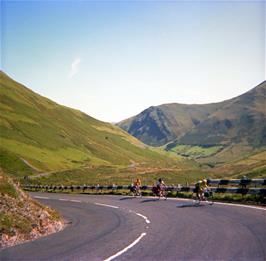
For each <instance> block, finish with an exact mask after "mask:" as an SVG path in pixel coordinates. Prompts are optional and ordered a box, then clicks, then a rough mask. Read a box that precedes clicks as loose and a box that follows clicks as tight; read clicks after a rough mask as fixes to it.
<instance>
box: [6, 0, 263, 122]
mask: <svg viewBox="0 0 266 261" xmlns="http://www.w3.org/2000/svg"><path fill="white" fill-rule="evenodd" d="M1 17H2V19H1V34H2V35H1V36H2V37H1V39H2V41H1V49H2V61H1V68H2V70H3V71H4V72H6V73H7V74H9V75H10V76H11V77H13V78H14V79H15V80H17V81H19V82H21V83H23V84H25V85H26V86H27V87H29V88H31V89H32V90H34V91H35V92H37V93H39V94H42V95H44V96H46V97H48V98H50V99H52V100H54V101H56V102H58V103H60V104H63V105H66V106H69V107H73V108H76V109H80V110H82V111H84V112H85V113H87V114H89V115H91V116H93V117H95V118H97V119H100V120H104V121H110V122H117V121H120V120H123V119H125V118H128V117H130V116H133V115H136V114H137V113H139V112H141V111H142V110H144V109H146V108H147V107H149V106H152V105H159V104H163V103H170V102H178V103H189V104H191V103H210V102H218V101H222V100H225V99H229V98H232V97H234V96H237V95H239V94H242V93H244V92H246V91H248V90H249V89H251V88H253V87H255V86H256V85H257V84H259V83H260V82H262V81H263V80H265V3H264V1H256V2H254V1H2V4H1Z"/></svg>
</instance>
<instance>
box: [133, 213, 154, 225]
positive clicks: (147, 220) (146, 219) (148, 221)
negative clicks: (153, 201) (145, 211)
mask: <svg viewBox="0 0 266 261" xmlns="http://www.w3.org/2000/svg"><path fill="white" fill-rule="evenodd" d="M135 213H136V214H137V215H138V216H140V217H142V218H144V219H145V221H146V223H148V224H149V223H151V222H150V220H149V219H148V218H147V217H145V216H144V215H142V214H140V213H137V212H135Z"/></svg>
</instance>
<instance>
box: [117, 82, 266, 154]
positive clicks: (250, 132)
mask: <svg viewBox="0 0 266 261" xmlns="http://www.w3.org/2000/svg"><path fill="white" fill-rule="evenodd" d="M265 98H266V82H265V81H264V82H263V83H261V84H260V85H258V86H257V87H255V88H253V89H252V90H250V91H248V92H247V93H245V94H243V95H240V96H238V97H236V98H233V99H230V100H226V101H223V102H219V103H212V104H204V105H184V104H177V103H173V104H163V105H160V106H153V107H150V108H148V109H146V110H144V111H143V112H141V113H140V114H138V115H136V116H134V117H131V118H129V119H126V120H124V121H122V122H120V123H118V124H117V125H118V126H120V127H121V128H122V129H124V130H126V131H127V132H128V133H130V134H132V135H133V136H135V137H136V138H138V139H139V140H141V141H143V142H144V143H146V144H149V145H153V146H161V145H165V144H167V143H168V145H167V148H168V149H171V148H173V147H175V146H176V145H178V144H183V145H200V146H205V147H209V146H215V145H223V146H227V145H229V144H232V143H245V144H248V145H250V146H254V147H260V146H265V145H266V127H265V120H266V103H265V101H266V99H265Z"/></svg>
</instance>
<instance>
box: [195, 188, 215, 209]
mask: <svg viewBox="0 0 266 261" xmlns="http://www.w3.org/2000/svg"><path fill="white" fill-rule="evenodd" d="M194 202H195V205H197V206H199V205H200V203H201V202H206V203H207V204H208V205H210V206H211V205H213V204H214V202H213V192H212V191H211V189H205V190H204V191H203V193H201V196H200V197H198V196H196V198H195V197H194Z"/></svg>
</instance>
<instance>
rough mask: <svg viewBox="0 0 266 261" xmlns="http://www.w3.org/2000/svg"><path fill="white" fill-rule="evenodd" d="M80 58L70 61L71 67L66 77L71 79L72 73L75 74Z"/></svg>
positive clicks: (77, 70)
mask: <svg viewBox="0 0 266 261" xmlns="http://www.w3.org/2000/svg"><path fill="white" fill-rule="evenodd" d="M80 62H81V59H80V58H76V59H75V60H74V61H73V62H72V63H71V69H70V72H69V75H68V78H69V79H71V78H73V76H74V75H76V74H77V73H78V72H79V65H80Z"/></svg>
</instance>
